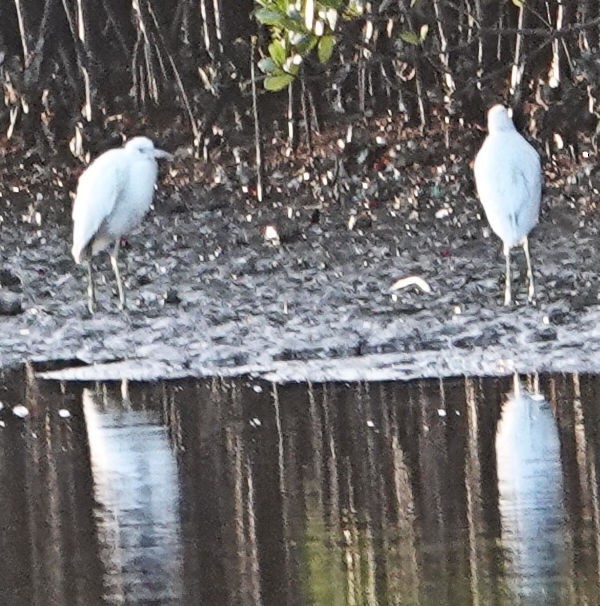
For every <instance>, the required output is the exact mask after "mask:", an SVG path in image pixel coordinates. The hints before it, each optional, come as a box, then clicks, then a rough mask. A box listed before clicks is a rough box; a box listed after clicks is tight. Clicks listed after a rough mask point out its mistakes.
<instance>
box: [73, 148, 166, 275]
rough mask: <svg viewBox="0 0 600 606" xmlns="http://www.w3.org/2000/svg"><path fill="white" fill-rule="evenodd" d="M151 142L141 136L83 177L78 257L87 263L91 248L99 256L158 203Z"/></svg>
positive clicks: (76, 215)
mask: <svg viewBox="0 0 600 606" xmlns="http://www.w3.org/2000/svg"><path fill="white" fill-rule="evenodd" d="M157 151H160V150H156V149H155V148H154V144H153V143H152V141H150V139H146V138H145V137H135V138H134V139H131V140H130V141H129V142H128V143H127V145H125V147H122V148H120V149H111V150H109V151H107V152H105V153H103V154H102V155H101V156H99V157H98V158H96V160H94V162H92V163H91V164H90V166H89V167H88V168H87V169H86V170H85V172H84V173H83V174H82V175H81V177H80V179H79V184H78V187H77V196H76V198H75V204H74V205H73V249H72V252H73V257H74V258H75V261H76V262H77V263H81V261H82V260H83V257H84V256H85V254H86V252H87V250H88V246H89V245H90V244H91V248H90V250H89V253H90V254H91V255H95V254H96V253H97V252H100V251H102V250H104V249H105V248H106V247H107V246H108V245H109V244H111V243H112V242H114V241H115V240H117V239H118V238H120V237H121V236H122V235H124V234H126V233H128V232H129V231H131V230H132V229H133V228H135V227H136V226H137V225H138V224H139V222H140V221H141V220H142V218H143V216H144V215H145V214H146V212H147V210H148V209H149V208H150V204H151V203H152V197H153V195H154V185H155V183H156V177H157V175H158V167H157V164H156V155H155V153H156V152H157Z"/></svg>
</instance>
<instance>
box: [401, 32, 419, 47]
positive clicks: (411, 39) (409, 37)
mask: <svg viewBox="0 0 600 606" xmlns="http://www.w3.org/2000/svg"><path fill="white" fill-rule="evenodd" d="M400 38H402V40H404V42H406V43H407V44H419V42H420V40H419V36H417V34H415V32H408V31H407V32H400Z"/></svg>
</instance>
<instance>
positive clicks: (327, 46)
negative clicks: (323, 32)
mask: <svg viewBox="0 0 600 606" xmlns="http://www.w3.org/2000/svg"><path fill="white" fill-rule="evenodd" d="M334 44H335V38H334V37H333V36H323V37H322V38H321V39H320V40H319V44H318V46H317V54H318V55H319V61H320V62H321V63H327V61H329V59H330V58H331V54H332V53H333V46H334Z"/></svg>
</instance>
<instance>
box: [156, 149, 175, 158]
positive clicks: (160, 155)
mask: <svg viewBox="0 0 600 606" xmlns="http://www.w3.org/2000/svg"><path fill="white" fill-rule="evenodd" d="M154 157H155V158H156V159H157V160H172V159H173V156H172V155H171V154H170V153H169V152H166V151H164V150H163V149H155V150H154Z"/></svg>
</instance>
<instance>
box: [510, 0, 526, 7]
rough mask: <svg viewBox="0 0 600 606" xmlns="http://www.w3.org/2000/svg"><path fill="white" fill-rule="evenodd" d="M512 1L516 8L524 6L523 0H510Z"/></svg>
mask: <svg viewBox="0 0 600 606" xmlns="http://www.w3.org/2000/svg"><path fill="white" fill-rule="evenodd" d="M512 3H513V4H514V5H515V6H516V7H517V8H523V7H524V6H525V0H512Z"/></svg>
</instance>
